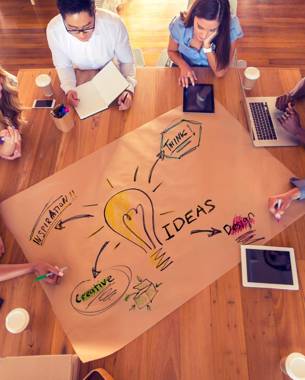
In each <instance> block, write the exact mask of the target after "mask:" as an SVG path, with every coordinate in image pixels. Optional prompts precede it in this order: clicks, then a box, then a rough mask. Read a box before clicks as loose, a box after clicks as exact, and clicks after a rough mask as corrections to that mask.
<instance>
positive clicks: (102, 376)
mask: <svg viewBox="0 0 305 380" xmlns="http://www.w3.org/2000/svg"><path fill="white" fill-rule="evenodd" d="M94 375H95V376H94ZM83 380H114V378H113V377H112V376H111V375H110V374H109V373H108V372H107V371H106V370H105V369H103V368H96V369H93V370H92V371H90V372H89V373H88V375H86V376H85V377H84V378H83Z"/></svg>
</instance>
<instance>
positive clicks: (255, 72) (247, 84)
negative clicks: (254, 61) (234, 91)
mask: <svg viewBox="0 0 305 380" xmlns="http://www.w3.org/2000/svg"><path fill="white" fill-rule="evenodd" d="M259 77H260V71H259V69H258V68H257V67H247V68H246V69H245V71H244V80H243V87H244V89H245V90H252V88H253V86H254V85H255V82H256V81H257V79H258V78H259Z"/></svg>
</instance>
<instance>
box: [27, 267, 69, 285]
mask: <svg viewBox="0 0 305 380" xmlns="http://www.w3.org/2000/svg"><path fill="white" fill-rule="evenodd" d="M66 269H68V267H63V268H60V269H59V273H58V276H59V277H63V275H64V271H65V270H66ZM54 275H55V276H57V274H56V273H53V272H48V273H45V274H42V275H40V276H38V277H36V278H35V280H34V281H35V282H36V281H41V280H44V279H45V278H48V277H51V276H54Z"/></svg>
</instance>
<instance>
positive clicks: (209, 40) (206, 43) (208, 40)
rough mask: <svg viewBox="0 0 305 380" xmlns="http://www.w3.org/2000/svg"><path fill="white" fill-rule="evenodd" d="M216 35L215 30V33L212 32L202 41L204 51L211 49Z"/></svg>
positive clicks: (216, 31)
mask: <svg viewBox="0 0 305 380" xmlns="http://www.w3.org/2000/svg"><path fill="white" fill-rule="evenodd" d="M217 34H218V29H216V30H215V32H212V33H211V34H209V35H208V36H207V38H206V39H205V40H204V41H203V47H204V48H206V49H209V48H210V47H211V44H212V41H213V40H214V38H215V37H216V36H217Z"/></svg>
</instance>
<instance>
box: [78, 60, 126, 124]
mask: <svg viewBox="0 0 305 380" xmlns="http://www.w3.org/2000/svg"><path fill="white" fill-rule="evenodd" d="M128 86H129V83H128V82H127V80H126V79H125V78H124V77H123V75H122V74H121V73H120V71H119V70H118V69H117V67H116V66H115V65H114V63H113V62H111V61H110V62H109V63H107V65H106V66H105V67H104V68H103V69H102V70H101V71H100V72H99V73H98V74H96V75H95V77H94V78H93V79H91V80H90V81H89V82H86V83H83V84H81V85H80V86H78V87H76V91H77V94H78V98H79V100H80V101H79V104H78V106H77V107H75V110H76V112H77V113H78V116H79V117H80V119H85V118H86V117H89V116H91V115H94V114H95V113H97V112H100V111H103V110H105V109H107V108H108V107H109V105H110V104H111V103H112V102H113V101H114V100H115V99H116V98H117V97H118V96H119V95H120V94H121V93H122V92H123V91H124V90H126V88H127V87H128Z"/></svg>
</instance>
